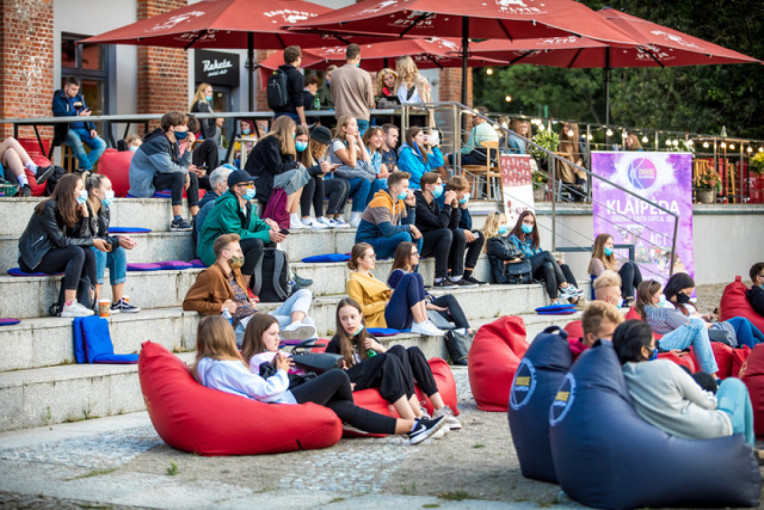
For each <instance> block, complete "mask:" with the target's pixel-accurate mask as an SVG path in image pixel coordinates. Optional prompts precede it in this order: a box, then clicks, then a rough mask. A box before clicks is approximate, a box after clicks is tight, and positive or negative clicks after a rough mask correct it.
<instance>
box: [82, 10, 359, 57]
mask: <svg viewBox="0 0 764 510" xmlns="http://www.w3.org/2000/svg"><path fill="white" fill-rule="evenodd" d="M329 11H331V9H329V8H327V7H323V6H321V5H316V4H313V3H310V2H303V1H302V0H207V1H204V2H199V3H195V4H192V5H187V6H185V7H181V8H180V9H176V10H173V11H170V12H166V13H164V14H160V15H158V16H154V17H152V18H147V19H144V20H141V21H138V22H136V23H132V24H130V25H127V26H124V27H122V28H117V29H115V30H111V31H109V32H106V33H103V34H101V35H97V36H95V37H90V38H88V39H85V40H84V41H83V42H86V43H108V44H134V45H151V46H165V47H175V48H190V47H194V48H247V36H248V34H249V33H252V34H254V47H255V48H261V49H275V48H285V47H286V46H289V45H292V44H299V45H312V46H318V45H321V44H324V43H325V42H326V41H327V40H332V41H336V39H335V38H333V37H328V38H327V37H324V36H321V35H310V34H296V33H294V32H285V31H283V30H282V29H281V27H282V26H285V25H291V24H294V23H297V22H298V21H305V20H308V19H312V18H314V17H316V16H318V15H320V14H323V13H326V12H329ZM367 40H368V39H367Z"/></svg>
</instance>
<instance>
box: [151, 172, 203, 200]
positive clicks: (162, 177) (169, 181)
mask: <svg viewBox="0 0 764 510" xmlns="http://www.w3.org/2000/svg"><path fill="white" fill-rule="evenodd" d="M188 178H189V182H190V183H191V184H190V185H189V186H188V189H187V190H186V197H188V205H189V206H195V205H198V204H199V178H198V177H197V176H196V174H195V173H192V172H189V173H188ZM185 186H186V174H184V173H183V172H172V173H157V174H155V175H154V187H155V188H156V189H158V190H164V189H169V190H170V197H171V201H172V205H182V204H183V189H184V188H185Z"/></svg>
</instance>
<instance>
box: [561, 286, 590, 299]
mask: <svg viewBox="0 0 764 510" xmlns="http://www.w3.org/2000/svg"><path fill="white" fill-rule="evenodd" d="M583 293H584V292H583V291H582V290H580V289H577V288H576V287H574V286H573V285H568V286H567V287H565V288H564V289H560V299H570V298H575V297H580V296H581V295H582V294H583Z"/></svg>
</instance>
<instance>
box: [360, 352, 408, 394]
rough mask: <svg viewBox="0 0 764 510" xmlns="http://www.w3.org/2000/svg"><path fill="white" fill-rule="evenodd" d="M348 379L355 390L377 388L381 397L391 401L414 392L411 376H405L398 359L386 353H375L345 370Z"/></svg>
mask: <svg viewBox="0 0 764 510" xmlns="http://www.w3.org/2000/svg"><path fill="white" fill-rule="evenodd" d="M347 374H348V377H349V378H350V381H352V382H354V383H355V389H356V391H360V390H365V389H368V388H377V389H378V390H379V394H380V395H382V398H384V399H385V400H387V401H388V402H390V403H392V402H395V401H396V400H398V399H399V398H401V397H403V396H405V397H406V398H410V397H411V396H412V395H413V394H414V382H413V379H414V378H413V377H407V376H406V372H405V370H404V368H403V367H402V366H401V362H400V360H399V359H398V358H397V357H396V356H391V355H389V354H387V353H382V354H377V355H376V356H372V357H370V358H368V359H365V360H363V361H362V362H360V363H356V364H355V365H353V366H352V367H350V368H349V369H348V371H347Z"/></svg>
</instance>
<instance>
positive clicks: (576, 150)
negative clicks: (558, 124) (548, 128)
mask: <svg viewBox="0 0 764 510" xmlns="http://www.w3.org/2000/svg"><path fill="white" fill-rule="evenodd" d="M567 124H568V128H567V129H565V127H564V126H563V128H562V132H561V133H560V152H564V153H566V154H568V155H570V156H571V157H573V162H574V163H575V162H576V160H577V159H578V158H580V157H581V149H580V147H579V146H578V139H579V137H578V124H576V123H575V122H568V123H567ZM568 131H573V136H570V135H569V134H568Z"/></svg>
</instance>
